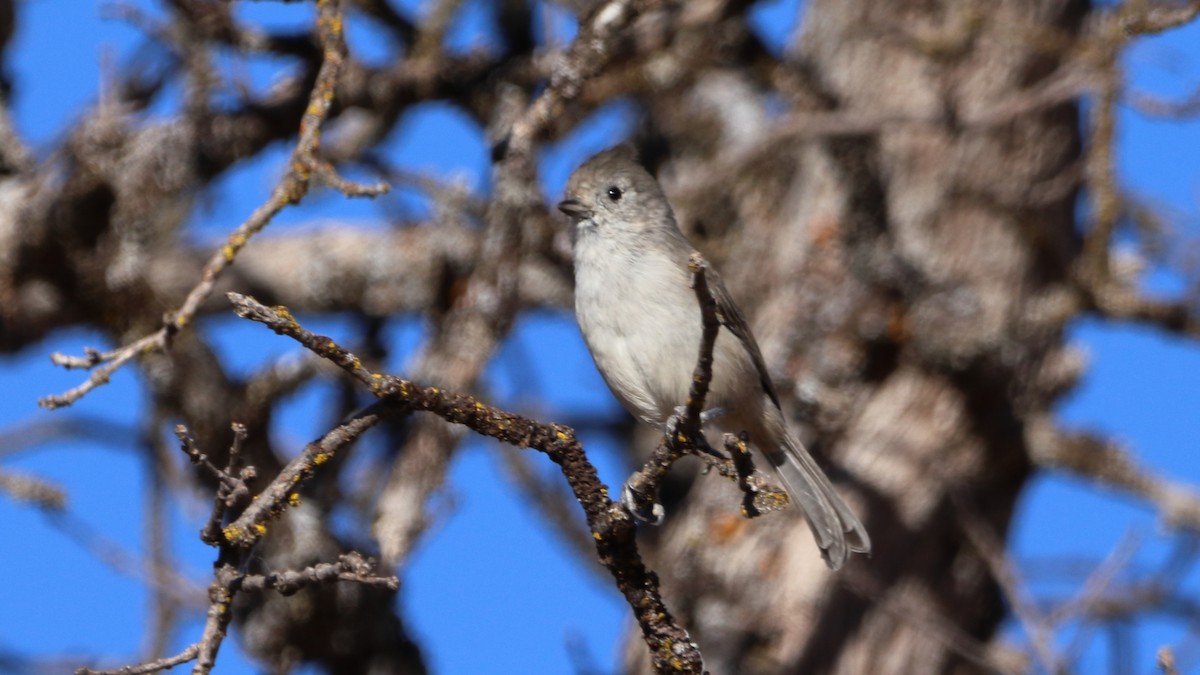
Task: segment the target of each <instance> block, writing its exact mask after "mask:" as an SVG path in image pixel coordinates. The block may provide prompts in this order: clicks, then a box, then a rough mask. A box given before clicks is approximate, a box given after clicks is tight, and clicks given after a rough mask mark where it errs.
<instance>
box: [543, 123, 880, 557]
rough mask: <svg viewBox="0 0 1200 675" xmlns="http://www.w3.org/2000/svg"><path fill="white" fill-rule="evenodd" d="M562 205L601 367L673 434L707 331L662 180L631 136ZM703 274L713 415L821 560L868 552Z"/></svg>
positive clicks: (581, 173)
mask: <svg viewBox="0 0 1200 675" xmlns="http://www.w3.org/2000/svg"><path fill="white" fill-rule="evenodd" d="M563 197H564V199H563V200H562V201H561V202H559V204H558V209H559V210H560V211H562V212H563V213H565V214H566V215H567V216H568V217H569V218H570V221H571V225H572V228H573V232H572V240H573V248H574V272H575V316H576V319H577V321H578V323H579V328H580V332H581V333H582V335H583V339H584V342H585V343H586V344H587V348H588V351H590V352H591V355H592V359H593V361H595V364H596V367H597V369H598V370H599V371H600V374H601V376H602V377H603V378H604V381H605V382H606V383H607V384H608V387H609V389H611V390H612V392H613V395H614V396H615V397H616V398H617V400H618V401H620V402H621V404H622V405H623V406H624V407H625V408H626V409H627V410H628V411H629V412H630V413H631V414H632V415H633V416H635V417H637V418H639V419H641V420H642V421H643V422H645V423H647V424H649V425H652V426H654V427H655V428H658V429H661V430H664V431H669V429H668V428H667V425H668V424H670V423H671V420H672V416H673V415H677V414H678V411H680V410H682V408H681V405H682V404H683V403H685V402H686V401H687V397H688V391H689V388H690V387H691V384H692V376H693V371H694V368H695V364H696V358H697V357H696V355H697V350H698V349H699V345H700V340H701V332H702V315H701V308H700V304H699V302H698V301H697V299H696V295H695V293H694V291H693V290H692V288H691V271H690V268H689V261H690V260H691V259H692V256H693V254H696V249H695V248H694V247H693V246H692V244H691V243H690V242H689V241H688V239H687V237H686V236H685V235H684V234H683V232H681V231H680V229H679V226H678V224H677V223H676V220H675V214H674V211H673V210H672V208H671V205H670V203H669V202H668V201H667V198H666V195H665V193H664V192H663V189H662V187H661V186H660V185H659V183H658V181H657V180H656V179H655V178H654V177H653V176H652V175H650V173H649V172H648V171H647V170H646V169H645V168H644V167H643V166H642V165H641V164H639V163H638V161H637V153H636V151H635V150H634V149H633V148H632V147H631V146H630V145H629V144H621V145H618V146H616V147H614V148H610V149H608V150H605V151H603V152H600V153H599V154H597V155H595V156H593V157H591V158H590V159H588V160H587V161H585V162H584V163H583V164H581V165H580V166H579V167H578V168H577V169H576V170H575V171H574V172H573V173H572V174H571V176H570V177H569V178H568V180H567V186H566V190H565V194H564V195H563ZM707 270H708V271H707V272H706V275H707V276H706V279H707V282H708V286H709V290H710V292H711V293H712V295H713V297H714V299H715V301H716V304H717V315H718V317H719V319H720V323H721V325H720V328H719V331H718V334H717V338H716V341H715V342H714V344H713V365H712V380H711V383H710V387H709V394H708V397H707V400H706V405H707V407H709V410H707V411H706V417H716V419H717V424H718V426H719V427H721V428H725V429H728V430H732V431H734V432H735V433H736V432H743V431H744V432H746V433H748V435H749V438H750V442H751V444H752V445H753V446H754V448H755V449H756V450H757V451H758V452H759V453H761V455H762V456H764V457H765V458H766V459H767V461H768V462H769V463H770V465H771V466H772V467H773V468H774V470H775V473H776V475H777V476H778V478H779V480H780V482H781V483H782V484H783V487H784V489H785V490H786V492H787V494H788V497H789V501H790V502H791V503H793V504H796V505H798V506H799V508H800V510H801V511H802V512H803V513H804V515H805V517H806V519H807V521H808V525H809V528H810V529H811V530H812V533H813V537H814V539H815V540H816V543H817V546H818V547H819V548H820V550H821V555H822V558H823V559H824V560H825V562H826V564H827V565H828V566H829V567H830V568H832V569H834V570H837V569H839V568H841V567H842V565H843V564H845V562H846V560H847V559H848V558H849V556H850V553H864V554H869V553H870V551H871V540H870V537H869V536H868V535H867V531H866V528H865V527H863V524H862V523H861V522H860V521H859V519H858V518H857V517H856V516H855V515H854V512H853V511H851V510H850V507H849V506H847V505H846V503H845V502H844V501H843V500H842V498H841V497H840V496H839V495H838V494H837V492H836V491H835V490H834V488H833V485H832V484H831V483H830V481H829V479H828V478H827V477H826V475H825V473H824V472H823V471H822V469H821V468H820V466H819V465H818V464H817V462H816V461H815V460H814V459H813V457H812V455H811V454H809V452H808V450H807V449H805V447H804V445H803V444H801V442H800V441H799V439H798V438H797V437H796V436H795V434H794V433H793V432H792V431H791V430H790V429H789V428H788V424H787V421H786V419H785V417H784V414H783V410H782V408H781V407H780V403H779V396H778V394H777V393H776V390H775V386H774V384H773V383H772V381H771V378H770V375H769V373H768V372H767V367H766V364H765V363H764V361H763V356H762V352H761V351H760V350H759V347H758V343H757V341H756V340H755V339H754V334H753V333H751V331H750V326H749V325H748V324H747V323H746V319H745V318H744V316H743V315H742V312H741V311H740V310H739V309H738V307H737V305H736V304H735V303H734V301H733V298H732V296H730V294H729V291H728V290H727V289H726V287H725V284H724V282H723V281H722V280H721V277H720V275H719V274H717V272H716V270H715V269H714V268H712V266H711V265H708V266H707Z"/></svg>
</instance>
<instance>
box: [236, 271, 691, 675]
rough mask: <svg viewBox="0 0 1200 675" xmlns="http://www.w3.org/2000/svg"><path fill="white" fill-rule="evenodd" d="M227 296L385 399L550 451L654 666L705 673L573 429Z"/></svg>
mask: <svg viewBox="0 0 1200 675" xmlns="http://www.w3.org/2000/svg"><path fill="white" fill-rule="evenodd" d="M228 297H229V299H230V301H231V302H232V303H233V304H234V307H235V311H236V312H237V314H238V316H241V317H242V318H245V319H250V320H252V321H257V322H259V323H262V324H263V325H265V326H267V327H268V328H270V329H271V330H273V331H275V332H276V333H279V334H280V335H286V336H288V337H290V338H292V339H294V340H296V341H297V342H299V343H300V344H302V345H304V347H306V348H307V349H309V350H310V351H312V352H313V353H315V354H317V355H318V356H321V357H322V358H324V359H327V360H328V361H330V362H331V363H334V364H336V365H337V366H339V367H340V368H342V369H343V370H344V371H346V372H347V373H348V374H350V375H351V376H352V377H354V378H355V379H357V380H359V381H360V382H362V383H363V384H365V385H366V386H368V387H369V388H370V390H371V392H372V393H373V394H375V395H376V396H377V397H379V398H380V399H381V401H386V402H388V403H390V404H391V405H394V406H396V407H398V408H400V409H402V410H420V411H427V412H431V413H434V414H435V415H437V416H439V417H441V418H442V419H444V420H446V421H448V422H451V423H454V424H460V425H463V426H465V427H467V428H468V429H471V430H472V431H475V432H476V433H479V434H482V435H484V436H490V437H492V438H495V439H497V440H499V441H502V442H504V443H508V444H510V445H515V446H518V447H527V448H533V449H535V450H538V451H539V452H543V453H545V454H546V455H547V456H548V457H550V459H551V460H552V461H553V462H554V463H555V464H558V465H559V467H560V469H561V470H562V473H563V476H564V477H565V478H566V480H567V483H568V484H569V485H570V487H571V491H572V492H573V493H574V495H575V498H576V499H577V500H578V501H579V503H580V505H581V506H582V507H583V510H584V514H585V516H586V518H587V523H588V527H589V529H590V531H591V534H592V539H593V540H594V541H595V546H596V552H597V555H598V557H599V559H600V562H601V563H602V564H603V565H604V566H605V567H606V568H608V570H609V572H610V573H611V574H612V575H613V578H614V579H615V580H616V582H617V587H618V588H619V589H620V591H621V593H622V594H623V595H624V596H625V600H626V602H627V603H628V604H629V606H630V607H631V608H632V610H633V612H634V617H635V618H636V620H637V622H638V624H639V625H640V626H641V630H642V637H643V639H644V640H645V642H646V644H647V646H649V648H650V651H651V656H652V659H653V661H654V664H655V667H656V669H657V670H658V671H659V672H679V673H700V672H703V663H702V659H701V657H700V649H699V647H698V646H697V645H696V644H695V643H694V642H693V641H692V640H691V638H690V637H689V636H688V633H687V631H686V630H684V629H683V627H682V626H680V625H679V623H678V622H677V621H676V620H675V618H674V617H673V615H672V614H671V612H670V610H669V609H668V608H667V606H666V604H665V603H664V601H663V599H662V595H661V593H660V591H659V586H658V576H657V575H655V574H654V573H653V572H651V571H650V570H648V569H647V568H646V566H645V564H644V563H643V562H642V559H641V555H640V554H639V553H638V548H637V539H636V533H637V528H636V526H635V523H634V520H633V518H631V517H630V515H629V513H628V511H627V510H626V509H625V508H624V507H623V506H622V505H621V504H619V503H616V502H614V501H613V500H611V499H610V498H609V497H608V488H607V487H606V486H605V485H604V484H603V483H602V482H601V481H600V478H599V476H598V474H597V473H596V468H595V467H594V466H593V465H592V464H591V462H590V461H588V458H587V455H586V454H585V453H584V451H583V447H582V445H581V444H580V443H579V440H578V439H577V438H576V437H575V433H574V431H572V430H571V429H570V428H569V427H565V426H562V425H558V424H541V423H538V422H536V421H534V420H532V419H529V418H527V417H523V416H520V415H515V414H513V413H510V412H507V411H504V410H501V409H499V408H495V407H493V406H490V405H487V404H485V403H483V402H481V401H479V400H477V399H475V398H473V397H471V396H467V395H465V394H457V393H453V392H448V391H444V390H442V389H439V388H437V387H424V386H421V385H418V384H416V383H414V382H411V381H409V380H406V379H403V378H400V377H395V376H389V375H382V374H379V373H374V372H371V371H370V370H369V369H367V368H365V367H364V366H363V365H362V361H361V360H360V359H359V358H358V357H356V356H355V355H354V354H352V353H350V352H348V351H346V350H345V349H343V348H342V347H340V346H339V345H338V344H337V343H336V342H334V341H333V340H331V339H329V338H327V337H324V336H319V335H314V334H313V333H310V332H309V331H307V330H305V329H304V328H303V327H301V326H300V324H299V323H297V322H296V320H295V319H294V318H293V317H292V315H291V314H290V313H289V312H288V311H287V309H286V308H283V307H276V308H274V309H271V308H268V307H265V306H263V305H262V304H261V303H259V302H258V301H256V300H254V299H253V298H250V297H248V296H245V295H241V294H238V293H230V294H228ZM260 501H262V499H261V498H260ZM240 520H241V519H239V521H240ZM237 524H238V523H237V522H235V525H237ZM226 535H227V537H228V540H229V544H231V545H233V546H236V547H239V548H242V549H246V548H249V547H250V546H252V545H253V544H254V543H255V542H256V541H258V540H259V539H260V538H261V536H262V533H261V532H259V531H258V530H257V529H256V528H254V527H247V528H242V527H236V528H232V527H231V528H226Z"/></svg>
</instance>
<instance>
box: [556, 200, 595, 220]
mask: <svg viewBox="0 0 1200 675" xmlns="http://www.w3.org/2000/svg"><path fill="white" fill-rule="evenodd" d="M558 210H559V211H562V212H563V213H565V214H567V215H568V216H571V217H572V218H574V219H575V220H587V219H589V218H591V217H592V210H591V209H589V208H588V207H586V206H584V205H583V204H582V203H581V202H580V201H579V200H578V199H564V200H562V201H561V202H559V203H558Z"/></svg>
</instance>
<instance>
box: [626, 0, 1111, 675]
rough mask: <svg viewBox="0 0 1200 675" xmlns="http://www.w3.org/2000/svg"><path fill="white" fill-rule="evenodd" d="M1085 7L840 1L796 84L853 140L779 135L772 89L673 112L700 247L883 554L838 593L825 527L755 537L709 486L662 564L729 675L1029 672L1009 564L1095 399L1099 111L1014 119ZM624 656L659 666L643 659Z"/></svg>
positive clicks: (673, 531) (674, 150)
mask: <svg viewBox="0 0 1200 675" xmlns="http://www.w3.org/2000/svg"><path fill="white" fill-rule="evenodd" d="M1087 11H1088V6H1087V4H1086V3H1085V2H1078V1H1074V0H1054V1H1050V2H1044V1H1037V0H1000V1H997V2H986V3H985V2H873V1H871V0H849V1H847V0H816V1H814V2H811V3H809V4H808V7H807V14H806V16H805V17H804V18H803V24H802V26H803V31H802V34H800V35H799V36H798V38H797V42H796V50H795V51H794V53H793V54H792V55H791V57H790V58H789V59H788V61H787V63H786V64H785V66H784V68H783V72H775V73H772V74H771V75H770V77H771V78H773V80H774V82H775V83H776V84H779V83H783V84H782V85H781V87H780V88H781V89H782V90H783V91H784V92H785V93H786V95H788V96H790V97H791V99H792V100H791V101H789V103H790V104H791V106H792V108H793V110H799V111H801V112H803V111H805V110H808V111H811V112H813V113H836V114H838V115H843V116H844V117H843V119H844V122H845V124H846V126H847V127H848V128H850V130H849V131H846V132H845V133H838V134H836V135H830V134H821V135H820V136H819V137H815V138H811V137H810V138H801V139H799V140H797V139H796V137H795V136H792V137H791V138H790V139H788V140H782V141H781V140H779V139H776V138H774V137H772V136H771V134H772V132H773V124H772V120H771V119H770V118H769V117H768V116H767V113H765V112H764V107H765V106H763V104H762V100H763V98H764V94H763V89H764V87H763V86H762V83H761V82H758V81H755V80H754V79H752V78H753V73H752V71H750V70H737V71H735V70H728V71H724V72H721V71H712V72H710V74H708V75H705V76H704V77H703V78H702V79H701V80H700V82H698V84H697V86H696V87H695V88H694V89H689V90H686V91H684V92H681V93H680V94H679V95H678V97H677V98H676V97H673V96H672V95H667V96H663V97H661V98H659V99H658V100H657V101H655V102H653V103H652V104H651V105H650V106H649V108H648V122H649V125H650V126H651V127H653V128H654V129H655V130H656V132H658V133H661V135H662V137H663V138H664V139H665V144H666V146H667V147H668V148H669V151H668V152H667V153H664V154H666V155H668V156H669V157H670V159H669V160H666V161H665V162H664V163H663V165H662V166H661V168H660V176H661V177H662V179H663V180H664V183H665V184H666V185H667V190H668V193H669V194H670V195H671V197H672V198H673V200H674V202H675V204H676V207H677V210H678V211H679V216H680V221H681V225H682V227H684V229H685V230H688V231H690V232H691V234H692V235H693V236H694V237H696V238H697V241H700V242H703V243H701V244H700V246H701V247H702V248H704V249H705V250H707V251H708V252H711V253H712V254H713V255H714V257H716V258H718V259H719V264H720V266H721V268H722V269H723V270H724V272H725V275H726V276H727V277H728V278H729V281H730V286H731V287H732V289H733V292H734V294H735V296H737V297H738V298H739V299H740V301H741V302H742V303H743V305H744V306H745V307H746V309H747V312H748V313H750V314H751V315H752V316H753V317H754V326H755V329H756V331H757V334H758V336H759V339H760V341H761V342H762V343H763V345H762V346H763V351H764V353H765V355H766V356H767V360H768V362H769V363H770V364H772V365H773V367H775V368H777V369H778V370H777V372H776V375H777V377H778V379H779V380H780V382H782V383H784V386H783V389H784V391H785V392H787V393H786V398H787V399H788V408H789V410H790V411H791V412H793V413H794V419H795V420H796V421H797V423H798V424H800V425H801V426H804V427H805V429H806V431H807V434H806V441H807V442H808V443H809V444H810V445H811V446H813V447H814V448H815V449H816V451H817V453H818V454H819V455H822V456H823V457H825V458H827V459H828V460H829V461H830V462H831V463H832V464H833V465H836V466H837V467H840V468H842V469H844V470H845V471H844V472H843V474H842V475H843V478H847V477H852V478H850V479H849V480H843V481H841V486H842V487H843V488H844V489H843V494H845V495H846V496H847V498H848V499H849V501H850V502H851V503H852V504H853V505H854V506H855V507H856V509H857V510H858V512H859V513H860V514H861V515H862V516H863V520H864V522H865V523H866V525H867V527H868V530H869V531H870V533H871V536H872V538H873V540H874V548H875V550H874V556H873V557H872V558H871V559H869V560H864V559H857V560H855V561H854V562H853V563H852V564H850V565H849V566H848V567H847V569H845V570H844V571H843V572H842V573H840V574H833V573H830V572H828V571H827V570H826V569H825V567H824V565H823V564H822V562H821V559H820V557H819V555H818V553H817V550H816V548H815V546H814V545H813V543H812V540H811V537H810V535H809V532H808V529H807V527H806V526H805V525H804V524H803V522H802V521H801V519H800V518H799V517H797V516H795V515H794V514H792V513H790V512H789V513H787V514H785V515H783V516H782V517H781V516H780V514H771V515H770V516H768V517H765V518H761V519H759V520H756V521H747V520H744V519H741V518H739V517H737V516H736V515H735V514H733V513H731V509H730V505H731V504H732V503H736V499H737V497H736V495H735V492H734V488H733V487H732V486H731V485H727V484H725V483H724V481H722V480H721V479H719V478H717V477H715V476H703V477H700V478H698V479H697V486H698V487H700V486H702V488H703V489H693V490H691V491H690V492H689V493H688V494H687V496H686V497H685V498H684V500H683V501H682V502H681V503H678V504H675V505H668V514H671V513H674V516H673V517H671V516H670V515H669V516H668V519H667V524H666V526H665V527H664V528H662V530H661V533H660V535H659V538H658V540H657V544H656V547H655V550H654V552H653V559H654V566H655V568H656V569H658V570H660V573H661V574H662V575H663V577H664V583H665V586H666V588H667V589H668V591H669V593H670V595H669V600H670V601H671V602H672V603H673V604H672V606H673V607H675V608H676V609H677V610H678V611H680V612H681V613H682V615H683V621H684V623H685V625H688V626H689V627H690V628H691V630H692V631H693V633H692V634H693V636H694V637H695V638H696V640H697V641H698V642H699V644H700V645H701V648H702V650H703V653H704V656H705V664H706V666H707V667H708V668H709V670H710V671H711V672H713V673H778V672H804V673H817V672H837V673H876V674H878V673H938V672H990V671H992V670H994V669H996V668H998V667H1004V666H1003V664H1002V662H1001V661H1000V660H999V659H1000V655H998V654H997V653H996V652H995V650H992V649H990V647H989V643H990V641H991V639H992V637H993V635H994V633H995V630H996V628H997V626H998V625H999V623H1000V621H1001V620H1002V619H1003V618H1004V616H1005V608H1004V606H1003V604H1002V598H1001V595H1000V592H999V589H998V587H997V585H996V582H995V581H994V580H993V579H994V575H993V572H992V571H991V570H990V569H989V561H988V558H989V557H991V553H992V552H991V547H992V546H993V545H994V546H995V547H996V550H997V551H999V550H1002V548H1003V542H1004V541H1005V539H1006V534H1007V530H1008V527H1009V523H1010V520H1011V517H1012V514H1013V508H1014V504H1015V502H1016V501H1017V499H1018V498H1019V496H1020V493H1021V490H1022V488H1023V486H1024V485H1025V483H1026V481H1027V479H1028V477H1029V476H1030V473H1031V463H1030V460H1029V450H1028V447H1027V443H1028V438H1029V434H1030V433H1031V432H1033V431H1034V430H1035V429H1036V428H1040V425H1041V424H1042V423H1043V422H1044V421H1045V420H1046V419H1047V418H1046V416H1047V415H1048V414H1049V412H1050V408H1051V406H1052V404H1053V403H1054V401H1055V399H1056V397H1057V396H1058V395H1059V394H1060V393H1061V392H1062V391H1063V390H1064V388H1066V387H1069V386H1070V384H1071V383H1072V381H1073V379H1074V374H1075V369H1074V368H1072V367H1071V363H1072V362H1071V356H1070V353H1069V352H1067V351H1066V350H1065V348H1064V341H1063V327H1064V323H1065V321H1066V320H1067V318H1068V317H1069V316H1070V315H1071V313H1072V312H1071V311H1070V309H1069V307H1070V304H1069V303H1068V302H1067V300H1066V299H1065V298H1067V297H1069V292H1068V284H1069V279H1070V274H1071V270H1072V265H1073V264H1074V260H1075V258H1076V256H1077V254H1078V251H1079V246H1078V242H1077V235H1076V234H1075V225H1076V219H1075V206H1074V205H1075V200H1076V195H1077V186H1078V175H1079V162H1080V141H1079V136H1080V133H1079V116H1078V111H1077V109H1076V107H1075V105H1074V103H1073V102H1063V103H1060V104H1056V105H1053V106H1050V107H1046V106H1042V107H1040V108H1038V109H1036V110H1033V111H1031V112H1020V111H1019V109H1016V108H1014V107H1013V103H1014V102H1015V101H1017V100H1018V99H1019V98H1020V97H1022V96H1023V95H1025V94H1024V93H1025V92H1029V91H1031V90H1037V88H1038V87H1039V86H1042V85H1044V84H1045V83H1046V82H1047V81H1048V79H1049V78H1051V77H1055V76H1056V75H1057V73H1056V72H1055V69H1056V67H1057V66H1058V65H1059V63H1060V62H1061V61H1062V60H1063V58H1064V57H1065V56H1066V54H1067V50H1068V49H1070V48H1071V46H1072V45H1073V44H1074V41H1075V40H1076V39H1077V35H1078V33H1079V32H1080V30H1081V28H1082V21H1083V19H1084V17H1085V15H1086V13H1087ZM697 109H699V110H700V111H701V112H700V113H699V115H700V116H699V119H697V112H696V111H697ZM680 110H687V113H686V114H685V116H684V115H681V114H680V113H679V112H678V111H680ZM706 122H707V123H706ZM855 124H857V125H858V126H859V127H863V128H862V129H861V130H855V129H854V128H853V127H854V125H855ZM864 125H865V126H864ZM714 129H715V130H717V131H715V132H714V131H713V130H714ZM800 135H801V136H803V134H800ZM714 166H716V167H724V168H723V169H719V170H715V171H714V169H713V167H714ZM731 167H734V168H735V170H730V168H731ZM643 446H644V444H643ZM964 528H966V531H964ZM991 562H992V563H995V562H996V561H995V560H992V561H991ZM626 663H627V666H628V667H629V668H630V670H633V671H639V672H640V671H645V670H646V669H647V661H646V649H645V647H644V645H642V644H641V642H640V641H639V640H637V639H633V638H631V639H630V641H629V647H628V651H627V661H626ZM1012 665H1014V664H1010V666H1009V667H1011V666H1012ZM1015 665H1016V666H1017V668H1018V669H1022V668H1021V666H1020V664H1019V663H1018V664H1015Z"/></svg>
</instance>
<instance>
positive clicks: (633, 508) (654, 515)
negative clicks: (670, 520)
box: [621, 482, 667, 525]
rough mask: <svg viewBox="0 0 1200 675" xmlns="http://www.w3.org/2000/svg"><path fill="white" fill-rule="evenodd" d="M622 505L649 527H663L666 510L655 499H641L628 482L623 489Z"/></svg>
mask: <svg viewBox="0 0 1200 675" xmlns="http://www.w3.org/2000/svg"><path fill="white" fill-rule="evenodd" d="M621 503H622V504H624V505H625V508H626V509H627V510H628V511H629V512H630V513H631V514H633V517H634V518H636V519H637V520H638V521H640V522H643V523H647V524H649V525H661V524H662V521H663V517H664V516H665V515H666V513H667V512H666V509H664V508H663V505H662V504H659V503H658V502H657V501H655V500H654V499H653V498H651V499H640V498H639V497H638V494H637V491H635V490H634V489H633V486H631V485H630V484H629V483H628V482H626V483H625V485H624V486H623V487H622V488H621Z"/></svg>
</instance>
